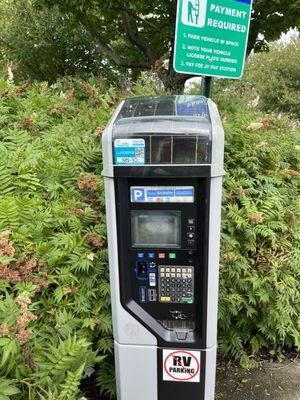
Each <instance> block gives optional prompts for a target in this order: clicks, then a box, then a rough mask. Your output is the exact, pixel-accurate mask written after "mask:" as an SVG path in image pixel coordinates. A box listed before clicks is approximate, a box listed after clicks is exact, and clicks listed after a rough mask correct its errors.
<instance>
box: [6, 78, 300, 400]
mask: <svg viewBox="0 0 300 400" xmlns="http://www.w3.org/2000/svg"><path fill="white" fill-rule="evenodd" d="M101 85H102V84H101V83H100V88H99V85H98V86H96V85H91V84H90V83H82V82H77V81H67V80H65V81H61V82H59V83H57V84H56V85H55V86H52V87H50V88H49V87H48V86H47V85H45V84H38V85H37V84H34V85H32V86H30V87H29V86H28V85H23V86H21V87H13V86H7V84H6V83H5V82H3V81H0V279H1V280H0V374H1V379H0V398H4V399H7V398H11V399H16V400H43V399H44V400H54V399H55V400H65V399H68V400H72V399H77V398H79V397H80V395H85V394H86V393H85V385H81V383H82V382H83V380H84V379H85V378H86V377H88V376H92V377H91V379H93V382H95V380H96V381H97V382H98V383H99V385H100V386H99V389H98V391H99V392H101V393H104V394H106V395H108V396H113V395H114V376H113V371H114V368H113V355H112V353H113V342H112V334H111V315H110V289H109V280H108V259H107V243H106V227H105V215H104V209H105V204H104V190H103V182H102V178H101V169H102V167H101V160H102V155H101V147H100V137H101V134H102V132H103V127H104V126H105V124H106V123H107V121H108V118H109V117H110V115H111V112H112V109H113V108H114V107H115V105H116V103H117V102H118V101H119V98H120V94H118V93H116V92H115V90H114V89H109V90H104V88H103V87H101ZM136 90H137V91H138V92H139V94H142V93H143V90H144V93H147V94H152V93H153V90H152V89H151V87H150V86H146V87H145V88H144V89H143V88H142V87H141V85H138V86H137V88H136ZM222 96H223V95H222ZM222 96H221V97H219V98H218V102H219V103H220V105H221V107H222V110H223V120H224V123H225V127H226V132H227V136H226V138H227V139H226V140H227V142H226V170H227V175H226V177H225V181H224V208H223V227H222V229H223V233H222V258H221V291H220V318H219V328H220V329H219V331H220V335H219V342H220V351H221V353H222V354H226V355H230V356H233V357H235V358H237V359H240V360H242V361H243V363H245V364H247V363H248V360H249V358H248V356H249V355H250V354H251V353H252V352H253V353H255V352H258V351H259V350H260V349H261V348H262V347H266V348H271V349H274V348H275V349H276V350H279V349H280V347H282V346H285V345H289V346H297V347H300V343H299V328H300V327H299V312H300V310H299V304H300V298H299V281H300V280H299V263H300V256H299V231H297V229H296V219H297V213H298V212H299V209H297V201H296V200H297V186H296V179H297V177H298V175H299V174H298V172H297V162H298V161H297V154H296V151H295V143H294V136H295V132H294V130H293V127H292V126H291V124H290V123H288V122H285V121H283V120H280V119H277V118H263V119H262V118H261V117H262V116H261V115H259V114H258V113H257V112H255V111H249V110H247V109H246V108H245V107H243V106H242V105H240V103H241V101H240V100H239V101H238V100H237V99H236V98H234V97H233V96H230V97H226V95H224V96H223V97H222ZM253 122H255V124H256V125H255V129H254V126H253V125H252V127H251V123H253ZM93 389H95V388H93ZM1 396H2V397H1ZM5 396H6V397H5Z"/></svg>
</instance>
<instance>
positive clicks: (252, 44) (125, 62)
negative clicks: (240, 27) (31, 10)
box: [35, 0, 300, 91]
mask: <svg viewBox="0 0 300 400" xmlns="http://www.w3.org/2000/svg"><path fill="white" fill-rule="evenodd" d="M35 4H36V5H37V6H45V5H46V6H48V7H51V6H53V5H58V6H59V8H60V10H61V11H62V12H63V13H64V14H65V15H68V14H69V13H71V14H72V15H73V16H74V17H75V18H76V19H77V21H78V22H79V23H80V24H81V25H82V26H84V27H85V28H86V30H87V31H88V32H89V34H90V36H91V39H92V40H95V41H96V42H97V44H98V46H99V48H100V49H101V51H102V53H103V55H104V56H105V57H107V59H108V60H109V61H110V62H112V63H114V64H115V65H116V66H118V67H123V68H130V69H132V70H145V69H147V70H154V71H155V72H156V73H157V75H158V76H159V77H160V78H161V79H162V81H163V83H164V85H165V87H166V89H169V90H171V91H180V90H181V89H182V87H183V85H184V83H185V81H186V80H187V79H188V78H189V77H190V76H189V75H180V74H177V73H176V72H175V71H174V69H173V55H174V33H175V16H176V5H177V0H152V1H147V0H101V1H99V0H35ZM298 22H300V1H299V0H296V1H294V2H291V1H288V0H270V1H269V2H266V1H264V0H254V11H253V18H252V27H251V35H250V40H249V50H251V49H253V48H259V47H260V45H261V41H258V39H257V38H258V34H259V33H263V34H264V35H265V38H266V40H273V39H276V38H278V37H279V35H280V33H281V32H282V31H286V30H287V29H289V28H290V27H291V26H296V25H297V23H298Z"/></svg>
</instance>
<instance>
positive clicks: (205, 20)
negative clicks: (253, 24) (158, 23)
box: [174, 0, 252, 78]
mask: <svg viewBox="0 0 300 400" xmlns="http://www.w3.org/2000/svg"><path fill="white" fill-rule="evenodd" d="M251 8H252V0H178V7H177V23H176V37H175V56H174V69H175V71H177V72H179V73H185V74H192V75H207V76H217V77H223V78H240V77H241V76H242V75H243V69H244V63H245V56H246V49H247V42H248V34H249V25H250V17H251Z"/></svg>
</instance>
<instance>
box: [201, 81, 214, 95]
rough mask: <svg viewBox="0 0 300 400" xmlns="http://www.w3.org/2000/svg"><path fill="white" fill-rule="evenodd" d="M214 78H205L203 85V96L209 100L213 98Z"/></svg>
mask: <svg viewBox="0 0 300 400" xmlns="http://www.w3.org/2000/svg"><path fill="white" fill-rule="evenodd" d="M212 89H213V77H212V76H204V77H203V78H202V83H201V94H202V95H203V96H205V97H207V98H210V97H212Z"/></svg>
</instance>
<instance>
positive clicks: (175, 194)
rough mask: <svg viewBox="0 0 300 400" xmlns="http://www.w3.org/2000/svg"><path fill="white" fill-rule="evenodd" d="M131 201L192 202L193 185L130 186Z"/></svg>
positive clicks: (193, 198)
mask: <svg viewBox="0 0 300 400" xmlns="http://www.w3.org/2000/svg"><path fill="white" fill-rule="evenodd" d="M130 197H131V202H132V203H193V202H194V200H195V189H194V187H193V186H158V187H157V186H132V187H131V188H130Z"/></svg>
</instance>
